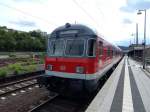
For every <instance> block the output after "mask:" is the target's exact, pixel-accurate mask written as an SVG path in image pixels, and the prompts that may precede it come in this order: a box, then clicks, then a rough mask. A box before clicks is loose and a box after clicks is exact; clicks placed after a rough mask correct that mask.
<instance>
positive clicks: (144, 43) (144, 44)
mask: <svg viewBox="0 0 150 112" xmlns="http://www.w3.org/2000/svg"><path fill="white" fill-rule="evenodd" d="M142 11H143V12H144V14H145V17H144V42H143V69H145V46H146V9H144V10H139V11H138V13H137V14H138V15H140V14H142Z"/></svg>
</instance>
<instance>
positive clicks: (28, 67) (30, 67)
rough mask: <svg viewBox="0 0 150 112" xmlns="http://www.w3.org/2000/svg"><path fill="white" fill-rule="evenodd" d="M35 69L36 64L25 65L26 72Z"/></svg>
mask: <svg viewBox="0 0 150 112" xmlns="http://www.w3.org/2000/svg"><path fill="white" fill-rule="evenodd" d="M35 70H36V65H30V66H27V67H26V71H27V72H33V71H35Z"/></svg>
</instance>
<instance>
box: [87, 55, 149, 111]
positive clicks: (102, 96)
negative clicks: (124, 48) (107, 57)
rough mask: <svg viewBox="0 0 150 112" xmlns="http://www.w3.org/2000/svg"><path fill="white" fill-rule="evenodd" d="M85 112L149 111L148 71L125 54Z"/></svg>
mask: <svg viewBox="0 0 150 112" xmlns="http://www.w3.org/2000/svg"><path fill="white" fill-rule="evenodd" d="M86 112H150V73H149V72H147V71H146V70H143V69H142V65H140V63H138V62H136V61H134V60H132V59H130V58H128V57H127V56H125V57H124V58H123V59H122V61H121V62H120V63H119V65H118V66H117V68H116V69H115V71H114V72H113V73H112V75H111V77H110V78H109V79H108V80H107V82H106V83H105V85H104V86H103V88H102V89H101V90H100V91H99V93H98V94H97V95H96V97H95V98H94V100H93V101H92V102H91V104H90V105H89V107H88V108H87V110H86Z"/></svg>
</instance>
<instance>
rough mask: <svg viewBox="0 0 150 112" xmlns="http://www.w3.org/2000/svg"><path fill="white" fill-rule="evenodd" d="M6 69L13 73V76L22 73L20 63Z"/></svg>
mask: <svg viewBox="0 0 150 112" xmlns="http://www.w3.org/2000/svg"><path fill="white" fill-rule="evenodd" d="M8 68H9V69H10V70H11V71H13V72H14V74H19V73H21V72H22V71H24V69H23V67H22V66H21V64H20V63H16V64H11V65H9V66H8Z"/></svg>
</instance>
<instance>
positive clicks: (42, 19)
mask: <svg viewBox="0 0 150 112" xmlns="http://www.w3.org/2000/svg"><path fill="white" fill-rule="evenodd" d="M0 5H1V6H3V7H7V8H9V9H13V10H15V11H17V12H19V13H22V14H24V15H26V16H29V17H33V18H35V19H38V20H40V21H43V22H45V23H48V24H51V25H54V26H57V25H56V24H54V23H53V22H50V21H48V20H46V19H44V18H41V17H39V16H35V15H33V14H31V13H28V12H25V11H22V10H21V9H18V8H16V7H13V6H10V5H8V4H4V3H2V2H0Z"/></svg>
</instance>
